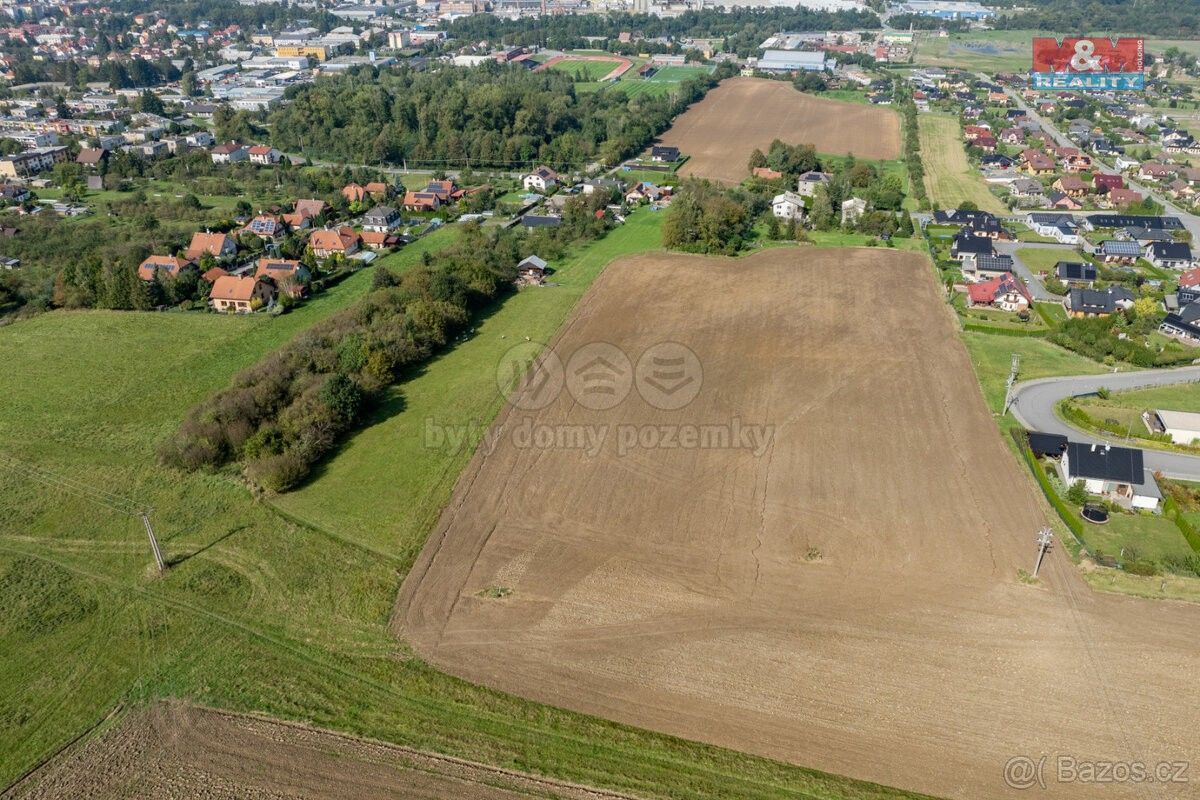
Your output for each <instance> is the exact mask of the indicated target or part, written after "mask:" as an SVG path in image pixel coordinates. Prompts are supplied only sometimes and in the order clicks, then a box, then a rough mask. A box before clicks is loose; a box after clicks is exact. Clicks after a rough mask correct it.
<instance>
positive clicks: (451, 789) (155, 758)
mask: <svg viewBox="0 0 1200 800" xmlns="http://www.w3.org/2000/svg"><path fill="white" fill-rule="evenodd" d="M4 797H5V798H6V800H9V798H11V799H12V800H17V798H21V800H34V799H35V798H36V799H37V800H80V798H87V799H88V800H117V798H121V800H135V799H137V800H141V799H142V798H144V799H145V800H193V798H205V800H308V799H309V798H311V799H312V800H318V799H319V800H325V799H326V798H352V800H443V799H444V798H472V800H519V798H531V797H536V798H561V799H562V800H621V798H624V797H625V795H618V794H614V793H610V792H599V791H594V790H591V789H587V788H585V787H580V786H573V785H569V784H563V783H559V782H556V781H548V780H543V779H541V778H537V777H534V776H530V775H523V774H520V773H516V772H512V771H509V770H500V769H496V768H494V767H487V766H483V765H481V764H473V763H471V762H467V761H462V760H459V759H454V758H446V757H444V756H437V755H433V754H430V753H423V752H421V751H419V750H411V749H408V748H403V747H395V746H392V745H387V744H381V743H379V742H372V741H368V740H364V739H355V738H353V737H350V736H345V735H343V734H338V733H332V732H329V731H321V730H316V729H314V728H309V727H306V726H303V725H296V724H290V723H284V722H277V721H274V720H268V719H262V718H260V717H250V716H244V715H240V714H230V713H226V712H221V711H213V710H210V709H203V708H196V707H193V706H187V705H183V704H180V703H161V704H158V705H155V706H151V707H149V708H146V709H143V710H139V711H136V712H134V713H132V714H130V715H129V716H127V717H126V718H125V719H123V720H121V721H120V722H119V723H118V724H117V725H116V726H115V727H113V728H112V729H110V730H108V731H106V732H105V733H103V734H101V735H99V736H97V737H94V738H92V739H90V740H88V741H86V742H84V743H83V744H81V745H79V746H77V747H75V748H73V749H71V750H69V751H68V752H66V753H64V754H62V755H61V756H59V757H58V758H56V759H54V760H53V761H51V762H50V763H49V764H47V765H46V766H45V767H43V768H42V769H41V770H39V771H38V772H36V773H34V774H33V775H31V776H30V777H29V778H28V779H27V780H25V781H23V782H21V783H20V784H19V785H18V786H17V787H15V788H14V789H13V790H12V791H11V792H10V793H6V794H5V795H4Z"/></svg>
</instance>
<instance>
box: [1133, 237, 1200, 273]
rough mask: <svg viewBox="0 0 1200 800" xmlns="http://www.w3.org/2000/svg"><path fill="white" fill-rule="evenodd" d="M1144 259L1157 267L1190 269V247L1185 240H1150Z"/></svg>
mask: <svg viewBox="0 0 1200 800" xmlns="http://www.w3.org/2000/svg"><path fill="white" fill-rule="evenodd" d="M1145 256H1146V260H1147V261H1149V262H1150V263H1151V264H1153V265H1154V266H1155V267H1158V268H1159V269H1191V268H1192V263H1193V262H1192V248H1191V247H1190V246H1189V245H1188V244H1187V243H1186V242H1151V243H1150V244H1148V245H1146V249H1145Z"/></svg>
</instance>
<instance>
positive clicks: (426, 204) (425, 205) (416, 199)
mask: <svg viewBox="0 0 1200 800" xmlns="http://www.w3.org/2000/svg"><path fill="white" fill-rule="evenodd" d="M464 194H465V191H464V190H462V189H459V188H458V187H457V186H455V185H454V181H448V180H447V181H430V182H429V183H428V184H426V186H425V188H424V189H420V190H418V191H411V192H405V193H404V199H403V200H402V201H401V205H402V206H403V207H404V210H405V211H436V210H437V209H439V208H441V207H442V206H444V205H446V204H448V203H450V202H451V201H454V200H458V199H460V198H461V197H463V195H464Z"/></svg>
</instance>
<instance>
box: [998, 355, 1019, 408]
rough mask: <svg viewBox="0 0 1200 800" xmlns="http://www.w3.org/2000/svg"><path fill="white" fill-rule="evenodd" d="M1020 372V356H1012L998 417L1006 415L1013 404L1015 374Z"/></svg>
mask: <svg viewBox="0 0 1200 800" xmlns="http://www.w3.org/2000/svg"><path fill="white" fill-rule="evenodd" d="M1020 371H1021V354H1020V353H1013V354H1012V369H1011V370H1009V373H1008V383H1007V384H1006V386H1005V389H1004V408H1003V409H1002V410H1001V411H1000V416H1004V415H1005V414H1007V413H1008V409H1009V407H1010V406H1012V404H1013V386H1015V385H1016V383H1017V373H1018V372H1020Z"/></svg>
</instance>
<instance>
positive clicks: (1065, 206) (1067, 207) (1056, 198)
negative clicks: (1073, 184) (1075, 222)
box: [1046, 189, 1083, 211]
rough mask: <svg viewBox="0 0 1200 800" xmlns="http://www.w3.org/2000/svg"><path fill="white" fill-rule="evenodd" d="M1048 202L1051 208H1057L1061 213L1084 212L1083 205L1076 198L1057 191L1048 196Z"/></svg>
mask: <svg viewBox="0 0 1200 800" xmlns="http://www.w3.org/2000/svg"><path fill="white" fill-rule="evenodd" d="M1046 201H1047V202H1048V203H1049V205H1050V208H1057V209H1059V210H1061V211H1082V210H1083V203H1081V202H1079V201H1078V200H1077V199H1075V198H1074V197H1071V195H1069V194H1064V193H1063V192H1060V191H1058V190H1057V189H1055V190H1053V191H1051V192H1050V194H1048V195H1046Z"/></svg>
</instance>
